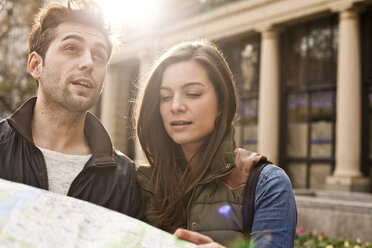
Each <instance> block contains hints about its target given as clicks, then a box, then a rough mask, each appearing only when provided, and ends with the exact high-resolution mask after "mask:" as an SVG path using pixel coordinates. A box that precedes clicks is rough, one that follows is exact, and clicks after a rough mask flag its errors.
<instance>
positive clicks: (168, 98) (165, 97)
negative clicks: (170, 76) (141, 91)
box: [160, 95, 172, 101]
mask: <svg viewBox="0 0 372 248" xmlns="http://www.w3.org/2000/svg"><path fill="white" fill-rule="evenodd" d="M171 99H172V96H168V95H167V96H160V100H161V101H169V100H171Z"/></svg>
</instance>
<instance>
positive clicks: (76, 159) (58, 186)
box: [39, 147, 92, 195]
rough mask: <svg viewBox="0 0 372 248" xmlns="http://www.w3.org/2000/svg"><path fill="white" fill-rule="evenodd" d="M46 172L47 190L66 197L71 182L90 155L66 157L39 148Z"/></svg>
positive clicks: (65, 155)
mask: <svg viewBox="0 0 372 248" xmlns="http://www.w3.org/2000/svg"><path fill="white" fill-rule="evenodd" d="M39 149H40V150H41V151H42V153H43V155H44V158H45V163H46V166H47V171H48V182H49V190H50V191H52V192H54V193H58V194H62V195H67V192H68V190H69V188H70V185H71V183H72V181H73V180H74V179H75V177H76V176H77V175H78V174H79V173H80V171H81V170H82V169H83V168H84V165H85V164H86V162H87V161H88V159H89V158H90V157H91V156H92V155H68V154H63V153H59V152H55V151H51V150H47V149H44V148H41V147H39Z"/></svg>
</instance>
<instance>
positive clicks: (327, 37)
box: [0, 0, 372, 233]
mask: <svg viewBox="0 0 372 248" xmlns="http://www.w3.org/2000/svg"><path fill="white" fill-rule="evenodd" d="M48 2H49V1H48ZM62 2H65V1H62ZM99 3H100V5H101V6H102V9H103V10H104V11H105V13H106V15H107V17H108V18H110V20H111V22H112V25H113V26H114V27H115V28H116V29H117V30H119V31H120V32H121V37H120V39H119V40H120V43H121V45H120V46H118V47H117V49H116V51H115V52H114V55H113V57H112V59H111V61H110V64H109V67H108V74H107V77H106V81H105V89H104V92H103V95H102V96H101V99H100V101H99V102H98V104H97V105H96V106H95V107H94V108H93V109H92V112H93V113H94V114H95V115H96V116H98V117H99V118H100V119H101V121H102V122H103V124H104V125H105V127H106V128H107V130H108V132H109V133H110V136H111V137H112V140H113V143H114V145H115V147H116V148H118V149H119V150H121V151H122V152H123V153H125V154H127V155H128V156H129V157H131V158H132V159H134V160H135V161H136V162H137V163H141V162H143V160H144V158H143V155H142V152H141V149H140V147H139V145H138V143H137V142H136V140H135V138H133V135H132V133H131V128H132V127H131V122H130V119H131V113H132V105H133V101H134V97H135V95H136V92H137V89H138V87H140V84H141V80H143V79H144V78H146V73H147V72H148V70H149V68H150V67H151V65H152V63H153V62H154V61H155V60H156V59H157V58H158V56H159V55H160V54H161V53H162V52H163V51H165V50H166V49H167V48H169V47H170V46H172V45H174V44H176V43H178V42H182V41H185V40H194V39H208V40H211V41H213V42H215V43H216V44H217V46H218V47H219V48H220V49H221V50H222V51H223V53H224V55H225V57H226V59H227V61H228V62H229V65H230V67H231V69H232V71H233V73H234V77H235V79H236V82H237V86H238V93H239V113H238V119H237V132H236V139H237V141H238V145H239V146H240V147H244V148H247V149H249V150H253V151H257V152H259V153H262V154H265V155H267V156H268V157H269V158H270V159H271V160H272V161H274V162H275V163H276V164H278V165H279V166H281V167H282V168H283V169H284V170H285V171H286V172H287V174H288V175H289V177H290V178H291V181H292V184H293V187H294V189H295V190H298V189H305V191H306V192H313V193H312V195H313V196H314V195H316V194H318V195H319V193H314V192H323V191H322V190H336V191H337V192H339V193H340V194H341V195H342V196H340V197H341V198H342V199H346V198H345V197H348V196H349V192H355V191H358V192H366V193H369V194H366V195H363V197H359V196H360V195H358V197H359V198H358V199H362V198H363V199H366V197H367V198H368V196H371V192H372V188H371V180H372V1H371V0H136V1H130V0H121V1H119V0H117V1H114V0H105V1H99ZM42 4H43V2H42V1H34V0H0V37H1V38H0V117H2V118H5V117H6V116H8V115H9V114H10V113H12V112H13V111H14V110H15V109H16V108H18V107H19V105H20V104H21V103H22V102H23V101H24V100H25V99H27V98H29V97H30V96H32V95H34V94H35V88H36V83H35V82H34V81H33V80H31V79H30V77H29V76H28V75H27V71H26V60H27V49H26V48H27V46H26V40H27V34H28V31H29V28H30V24H31V20H32V14H33V13H34V12H35V11H36V10H37V8H38V7H40V6H41V5H42ZM305 191H304V192H305ZM298 192H299V191H298ZM355 199H356V198H352V199H351V200H350V201H351V202H356V201H357V200H355ZM298 204H299V205H301V204H300V203H298ZM338 204H339V203H338ZM370 204H371V206H372V198H371V201H370ZM301 206H305V205H301ZM301 206H300V207H301ZM371 206H370V208H367V210H365V211H367V212H368V213H369V215H368V216H369V217H368V218H370V222H369V223H370V224H371V223H372V210H371V209H372V207H371ZM313 207H314V206H312V207H309V209H310V208H313ZM349 208H352V207H350V206H349ZM363 211H364V210H363ZM363 218H364V220H366V218H367V217H366V216H364V217H363ZM371 226H372V224H371V225H369V229H368V228H367V229H368V230H367V231H369V233H371V232H372V230H371Z"/></svg>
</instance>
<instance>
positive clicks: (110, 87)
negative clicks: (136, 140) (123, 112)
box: [101, 68, 116, 137]
mask: <svg viewBox="0 0 372 248" xmlns="http://www.w3.org/2000/svg"><path fill="white" fill-rule="evenodd" d="M115 88H116V87H115V82H114V80H113V75H112V71H111V70H110V68H108V70H107V74H106V78H105V85H104V88H103V92H102V95H101V98H102V104H101V121H102V124H103V125H104V126H105V128H106V130H107V132H108V133H109V135H110V137H112V136H113V134H114V125H115V123H114V121H113V116H114V111H115V103H114V101H113V99H115V97H114V96H115V92H116V91H115Z"/></svg>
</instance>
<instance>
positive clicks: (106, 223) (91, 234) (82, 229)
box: [0, 179, 194, 248]
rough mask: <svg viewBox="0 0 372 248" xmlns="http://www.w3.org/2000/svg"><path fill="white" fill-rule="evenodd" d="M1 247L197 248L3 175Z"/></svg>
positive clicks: (0, 182) (0, 185)
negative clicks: (5, 177) (4, 178)
mask: <svg viewBox="0 0 372 248" xmlns="http://www.w3.org/2000/svg"><path fill="white" fill-rule="evenodd" d="M0 247H151V248H153V247H167V248H168V247H184V248H188V247H194V245H193V244H191V243H188V242H185V241H182V240H179V239H177V238H175V237H174V236H173V235H171V234H169V233H167V232H164V231H162V230H160V229H157V228H155V227H152V226H150V225H148V224H146V223H144V222H142V221H139V220H136V219H134V218H132V217H129V216H126V215H124V214H120V213H118V212H115V211H112V210H109V209H106V208H103V207H101V206H98V205H95V204H91V203H89V202H86V201H82V200H78V199H75V198H72V197H67V196H63V195H59V194H55V193H52V192H49V191H46V190H41V189H38V188H34V187H31V186H27V185H24V184H20V183H14V182H10V181H6V180H3V179H0Z"/></svg>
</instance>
